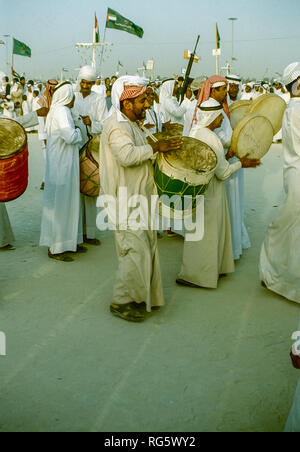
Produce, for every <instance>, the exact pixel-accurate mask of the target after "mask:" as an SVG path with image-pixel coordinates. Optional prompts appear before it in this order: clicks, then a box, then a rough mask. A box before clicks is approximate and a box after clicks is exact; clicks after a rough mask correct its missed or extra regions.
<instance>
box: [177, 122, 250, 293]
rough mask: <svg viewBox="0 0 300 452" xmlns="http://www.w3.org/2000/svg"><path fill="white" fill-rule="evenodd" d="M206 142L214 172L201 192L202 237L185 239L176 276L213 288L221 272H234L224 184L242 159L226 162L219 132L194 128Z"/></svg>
mask: <svg viewBox="0 0 300 452" xmlns="http://www.w3.org/2000/svg"><path fill="white" fill-rule="evenodd" d="M190 136H191V137H192V138H196V139H198V140H200V141H203V142H204V143H206V144H208V146H210V147H211V149H213V150H214V152H215V153H216V155H217V159H218V163H217V167H216V169H215V175H214V177H213V179H212V181H211V182H210V184H209V187H208V190H207V192H206V193H205V195H204V198H205V201H204V202H205V204H204V238H203V240H201V241H199V242H187V241H185V243H184V252H183V263H182V267H181V272H180V274H179V276H178V278H179V279H183V280H184V281H187V282H190V283H192V284H196V285H197V286H200V287H206V288H211V289H215V288H217V286H218V280H219V275H220V274H228V273H233V272H234V261H233V255H232V242H231V229H230V217H229V212H228V203H227V198H226V190H225V185H224V183H223V181H224V180H226V179H227V178H228V177H230V176H231V175H232V174H233V173H235V172H236V171H238V170H239V169H240V168H241V162H236V163H233V164H231V165H230V164H229V163H228V162H227V160H226V159H225V156H224V149H223V145H222V143H221V141H220V139H219V138H218V136H217V135H216V134H215V133H214V132H212V131H211V130H209V129H207V128H203V129H197V128H193V129H192V132H191V135H190Z"/></svg>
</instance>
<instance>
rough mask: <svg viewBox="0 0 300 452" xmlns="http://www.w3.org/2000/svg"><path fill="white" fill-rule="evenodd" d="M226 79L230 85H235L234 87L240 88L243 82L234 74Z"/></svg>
mask: <svg viewBox="0 0 300 452" xmlns="http://www.w3.org/2000/svg"><path fill="white" fill-rule="evenodd" d="M226 78H227V80H228V83H229V84H230V85H231V84H233V85H238V86H240V84H241V81H242V80H241V79H240V77H239V76H238V75H234V74H230V75H227V76H226Z"/></svg>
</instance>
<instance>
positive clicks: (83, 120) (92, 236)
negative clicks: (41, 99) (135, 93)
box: [72, 66, 108, 246]
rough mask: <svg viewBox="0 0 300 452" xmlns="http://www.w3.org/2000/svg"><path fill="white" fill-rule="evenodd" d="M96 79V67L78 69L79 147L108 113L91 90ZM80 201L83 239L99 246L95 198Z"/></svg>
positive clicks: (76, 110) (98, 128) (76, 112)
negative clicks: (80, 138)
mask: <svg viewBox="0 0 300 452" xmlns="http://www.w3.org/2000/svg"><path fill="white" fill-rule="evenodd" d="M96 79H97V75H96V69H94V68H93V67H91V66H84V67H83V68H81V69H80V72H79V75H78V79H77V86H76V88H75V96H76V99H75V105H74V108H73V112H72V114H73V118H74V121H75V125H76V126H78V127H79V128H80V131H81V135H82V142H81V147H83V146H84V145H85V144H87V143H88V141H89V138H90V137H95V136H97V135H100V134H101V132H102V128H103V121H104V120H105V118H106V117H107V114H108V111H107V106H106V100H105V97H103V96H100V95H99V94H97V93H95V92H94V91H92V88H93V86H94V84H95V82H96ZM80 202H81V215H82V221H83V241H84V243H87V244H89V245H96V246H99V245H100V241H99V240H97V239H96V216H97V209H96V202H97V198H96V197H89V196H85V195H84V194H81V196H80Z"/></svg>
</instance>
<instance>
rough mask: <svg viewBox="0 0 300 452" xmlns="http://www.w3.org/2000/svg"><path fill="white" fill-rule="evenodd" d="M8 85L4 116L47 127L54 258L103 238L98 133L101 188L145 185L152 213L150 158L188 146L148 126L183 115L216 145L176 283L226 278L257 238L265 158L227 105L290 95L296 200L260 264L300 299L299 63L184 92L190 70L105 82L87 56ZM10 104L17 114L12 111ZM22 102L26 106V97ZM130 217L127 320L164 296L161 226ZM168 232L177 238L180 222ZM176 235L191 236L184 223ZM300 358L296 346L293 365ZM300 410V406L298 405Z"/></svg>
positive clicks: (140, 190)
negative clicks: (93, 148) (92, 193)
mask: <svg viewBox="0 0 300 452" xmlns="http://www.w3.org/2000/svg"><path fill="white" fill-rule="evenodd" d="M8 85H9V81H8V80H7V79H5V80H4V81H3V85H2V94H1V97H2V98H3V101H4V102H6V104H5V105H4V107H3V115H4V116H7V117H11V118H13V119H15V120H17V121H18V122H20V123H21V124H23V125H24V126H25V127H26V128H29V130H30V128H31V127H36V126H38V127H40V129H41V128H42V130H40V132H39V133H41V134H42V136H43V140H44V142H45V148H44V150H45V159H46V173H45V185H44V189H45V192H44V201H43V215H42V225H41V238H40V245H41V246H45V247H47V248H48V256H49V258H51V259H54V260H57V261H61V262H72V261H73V260H74V258H75V257H76V254H77V253H86V252H87V251H88V248H87V247H86V246H84V244H88V245H92V246H99V245H100V241H99V240H98V239H97V238H96V217H97V207H96V201H97V199H96V198H90V197H88V196H84V195H83V194H81V193H80V168H79V150H80V149H82V147H83V146H84V145H85V144H86V143H87V141H88V140H89V138H90V137H95V136H98V135H100V136H101V146H100V162H101V163H100V181H101V192H102V193H103V194H105V195H106V196H110V197H112V198H113V199H114V200H116V201H117V202H116V205H117V206H120V203H119V197H120V190H119V189H120V187H126V189H127V191H128V197H134V196H137V195H138V196H143V197H144V199H146V200H147V201H148V208H149V217H151V213H150V208H151V207H152V204H151V197H152V195H154V194H156V188H155V183H154V175H153V163H154V162H155V159H156V158H157V156H158V155H159V154H160V153H167V152H170V151H172V150H179V149H180V148H181V146H182V139H181V138H178V137H175V138H172V139H162V140H159V141H157V140H155V141H154V140H152V139H151V138H149V137H148V136H147V135H149V134H153V133H156V132H162V131H166V130H171V129H172V128H173V127H174V125H175V124H180V125H181V126H183V127H184V132H183V135H184V136H188V137H191V138H195V139H197V140H200V141H202V142H204V143H206V144H207V145H208V146H209V147H210V149H212V150H213V151H214V152H215V154H216V156H217V166H216V168H215V170H214V176H213V179H212V181H211V182H210V184H209V187H208V190H207V192H206V194H205V201H204V202H205V219H204V223H205V232H204V238H203V239H202V240H201V241H198V242H189V241H187V240H185V242H184V252H183V261H182V267H181V271H180V273H179V275H178V278H177V281H176V282H177V284H179V285H181V286H185V287H192V288H197V289H201V288H211V289H216V288H217V287H218V282H219V279H220V277H222V276H224V275H228V274H230V273H233V272H234V269H235V261H236V260H238V259H240V258H241V256H242V254H243V250H244V249H247V248H249V247H250V246H251V243H250V238H249V235H248V232H247V228H246V225H245V219H244V169H245V168H256V167H258V166H259V165H260V161H259V160H255V159H251V158H249V157H248V156H246V157H244V158H241V159H239V158H237V157H236V156H235V155H234V153H233V151H232V149H231V138H232V133H233V131H232V128H231V123H230V110H229V106H230V105H231V104H232V103H234V102H237V101H239V100H254V99H256V98H257V97H258V96H260V95H262V94H265V93H267V92H268V93H274V94H277V95H279V96H281V97H283V98H284V99H285V100H286V102H287V104H288V108H287V111H286V113H285V117H284V120H283V130H282V140H283V147H284V178H285V191H286V194H287V198H286V201H285V204H284V206H283V208H282V210H281V211H280V214H279V216H278V219H277V220H275V222H273V224H272V225H271V226H270V228H269V231H268V233H267V237H266V240H265V242H264V245H263V248H262V253H261V259H260V274H261V281H262V283H263V285H264V286H265V287H266V288H268V289H269V290H271V291H273V292H275V293H278V294H280V295H282V296H284V297H286V298H287V299H288V300H291V301H294V302H296V303H300V285H299V276H298V275H299V274H300V261H299V259H298V258H297V254H296V253H295V249H297V243H300V228H299V217H300V216H299V214H300V212H298V208H299V209H300V196H299V193H300V190H298V186H299V183H300V182H299V181H300V174H299V173H300V141H299V136H300V134H299V120H300V63H295V64H292V65H290V66H289V67H288V68H286V70H285V72H284V75H283V79H282V81H276V82H274V83H272V84H266V83H259V84H257V83H245V84H242V80H241V78H240V77H238V76H236V75H233V74H231V75H229V76H228V77H222V76H218V75H214V76H211V77H197V78H196V79H193V80H192V79H191V80H190V83H189V86H188V89H187V92H186V93H184V92H183V91H182V80H175V79H170V80H166V81H164V82H163V83H150V82H149V81H147V80H145V79H143V78H141V77H138V76H124V77H120V78H118V79H117V78H115V79H114V80H110V79H106V80H105V82H104V83H102V82H101V80H100V79H99V78H98V79H97V74H96V71H95V69H93V68H92V67H90V66H85V67H83V68H82V69H81V70H80V72H79V75H78V79H77V83H76V84H74V85H73V84H72V83H71V82H60V83H59V82H58V81H55V80H49V82H48V83H47V85H46V87H45V91H44V93H42V91H43V90H42V88H43V87H41V86H36V85H35V84H34V83H31V82H28V83H27V84H26V83H25V80H24V79H22V80H20V82H19V84H17V86H15V85H16V83H14V85H13V86H12V87H11V89H10V93H9V94H7V93H8V92H9V86H8ZM15 93H18V96H19V99H21V98H22V100H23V102H27V104H28V103H29V104H30V103H31V104H32V111H31V112H30V109H29V110H26V114H25V115H23V117H21V116H19V115H18V114H17V113H16V108H17V109H18V108H20V100H19V101H18V106H17V107H16V102H15V103H14V100H13V99H15V96H16V94H15ZM35 95H36V96H35ZM34 96H35V97H34ZM35 99H38V100H37V102H35ZM31 101H32V102H31ZM10 102H11V107H9V103H10ZM13 103H14V113H15V116H14V115H13V110H10V108H11V109H12V108H13V105H12V104H13ZM34 105H35V106H34ZM22 109H23V112H24V113H25V111H24V107H23V104H22ZM43 109H46V110H47V111H44V110H43ZM42 110H43V111H42ZM8 114H9V115H12V116H8ZM39 119H40V121H41V119H42V120H43V122H42V123H41V122H39ZM278 139H281V137H280V138H278ZM0 209H1V210H0V247H1V248H2V249H6V250H9V249H12V245H13V243H12V242H13V234H12V230H11V226H10V223H9V219H8V216H7V212H6V209H5V205H4V204H1V203H0ZM129 210H130V209H129ZM108 215H109V214H108ZM123 220H124V218H123V217H122V212H120V211H117V214H116V215H111V216H110V215H109V221H110V223H111V224H112V225H113V228H114V231H115V241H116V250H117V256H118V261H119V269H118V273H117V277H116V282H115V286H114V295H113V303H111V305H110V310H111V312H112V314H113V315H114V316H117V317H119V318H121V319H123V320H126V321H130V322H143V321H144V320H145V319H147V315H148V313H150V312H152V311H154V310H159V309H160V308H161V307H162V306H163V305H164V295H163V286H162V279H161V273H160V263H159V254H158V246H157V239H158V234H157V231H155V230H153V229H151V228H150V226H149V227H148V228H147V227H146V228H145V227H144V228H141V229H138V230H136V229H135V228H134V227H133V226H132V224H131V217H130V212H129V216H128V217H127V218H126V228H124V224H123V222H122V221H123ZM168 233H169V236H172V235H174V234H175V231H174V230H169V231H168ZM176 233H179V234H180V235H182V236H183V237H185V231H184V229H182V230H181V231H176ZM296 358H297V357H296V356H295V355H293V362H294V363H295V360H296ZM296 364H297V365H298V366H299V362H297V363H296ZM299 367H300V366H299ZM297 410H299V406H298V407H297V406H296V409H295V410H294V411H295V413H297ZM297 416H298V414H297ZM295 419H296V414H294V415H292V418H290V428H291V429H292V428H296V427H295V426H294V424H293V422H296V421H295Z"/></svg>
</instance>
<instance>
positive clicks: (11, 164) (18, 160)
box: [0, 118, 28, 202]
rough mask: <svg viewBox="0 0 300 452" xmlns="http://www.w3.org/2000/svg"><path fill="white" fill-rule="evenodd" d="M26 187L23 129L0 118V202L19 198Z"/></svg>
mask: <svg viewBox="0 0 300 452" xmlns="http://www.w3.org/2000/svg"><path fill="white" fill-rule="evenodd" d="M27 186H28V144H27V135H26V132H25V130H24V128H23V127H22V126H21V125H20V124H18V123H17V122H16V121H13V120H12V119H7V118H0V202H9V201H13V200H14V199H17V198H19V197H20V196H21V195H22V194H23V193H24V192H25V191H26V189H27Z"/></svg>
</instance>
